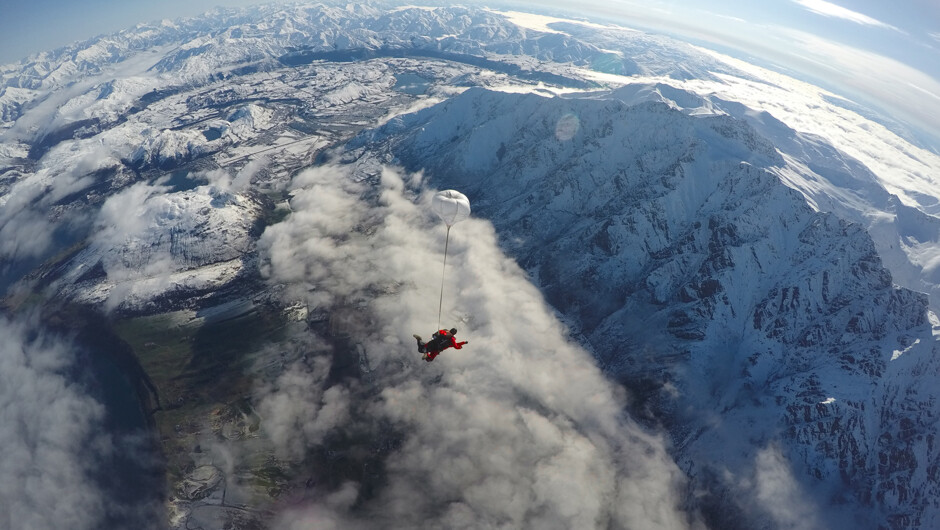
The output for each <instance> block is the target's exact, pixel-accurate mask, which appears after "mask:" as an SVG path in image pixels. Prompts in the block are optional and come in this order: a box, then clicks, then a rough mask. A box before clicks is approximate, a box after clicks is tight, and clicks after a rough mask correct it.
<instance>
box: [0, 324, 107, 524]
mask: <svg viewBox="0 0 940 530" xmlns="http://www.w3.org/2000/svg"><path fill="white" fill-rule="evenodd" d="M0 336H2V337H3V341H2V342H0V447H2V448H3V455H4V456H3V458H2V459H0V477H2V478H0V527H2V528H10V529H30V530H44V529H50V530H51V529H58V528H73V529H86V528H87V529H93V528H100V525H101V523H102V522H103V517H104V516H103V514H104V513H105V511H106V506H105V504H106V500H105V498H104V496H103V494H102V492H101V490H99V489H98V488H97V487H96V486H95V483H94V480H93V475H94V473H95V472H96V471H97V469H96V466H97V462H99V461H100V459H101V458H102V457H103V456H104V455H106V454H108V453H109V452H110V451H111V446H110V443H111V442H110V438H109V437H108V436H107V435H104V434H101V432H102V430H103V429H102V423H103V421H104V416H105V410H104V407H103V406H102V405H101V404H100V403H99V402H97V401H96V400H94V399H93V398H91V397H89V396H88V395H87V394H86V393H85V392H84V391H83V390H82V389H81V388H80V387H79V386H78V385H76V384H74V383H72V382H70V381H69V379H68V377H67V373H68V370H69V365H70V362H71V361H70V358H71V355H72V353H71V352H70V349H69V347H68V346H66V345H65V344H64V343H62V342H59V341H56V340H50V339H45V338H43V337H42V336H41V335H39V336H37V333H36V331H35V330H34V329H31V326H29V325H27V324H26V323H24V322H11V321H8V320H7V319H5V318H0Z"/></svg>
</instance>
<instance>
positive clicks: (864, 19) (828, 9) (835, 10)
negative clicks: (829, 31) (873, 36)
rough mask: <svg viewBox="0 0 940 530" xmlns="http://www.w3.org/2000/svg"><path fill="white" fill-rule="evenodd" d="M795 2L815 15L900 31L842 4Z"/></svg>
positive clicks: (821, 1) (795, 0)
mask: <svg viewBox="0 0 940 530" xmlns="http://www.w3.org/2000/svg"><path fill="white" fill-rule="evenodd" d="M793 1H794V2H796V3H797V4H800V5H801V6H803V7H804V8H806V9H808V10H809V11H812V12H813V13H816V14H817V15H822V16H825V17H833V18H841V19H843V20H848V21H849V22H854V23H856V24H862V25H865V26H876V27H880V28H885V29H893V30H895V31H901V30H899V29H898V28H896V27H894V26H892V25H890V24H886V23H884V22H882V21H880V20H877V19H874V18H872V17H870V16H868V15H863V14H862V13H859V12H857V11H852V10H851V9H846V8H844V7H842V6H839V5H836V4H833V3H831V2H826V1H825V0H793Z"/></svg>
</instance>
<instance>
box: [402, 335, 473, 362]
mask: <svg viewBox="0 0 940 530" xmlns="http://www.w3.org/2000/svg"><path fill="white" fill-rule="evenodd" d="M456 334H457V328H450V331H448V330H446V329H440V330H437V331H435V332H434V335H433V336H432V337H431V340H429V341H427V342H423V341H422V340H421V335H412V336H413V337H414V338H415V340H417V341H418V352H420V353H423V354H424V356H423V357H421V358H422V359H424V360H425V361H427V362H431V361H433V360H434V358H435V357H437V356H438V355H440V354H441V352H442V351H443V350H446V349H447V348H455V349H458V350H459V349H461V348H462V347H463V345H464V344H468V343H469V341H463V342H457V339H456V338H455V337H454V335H456Z"/></svg>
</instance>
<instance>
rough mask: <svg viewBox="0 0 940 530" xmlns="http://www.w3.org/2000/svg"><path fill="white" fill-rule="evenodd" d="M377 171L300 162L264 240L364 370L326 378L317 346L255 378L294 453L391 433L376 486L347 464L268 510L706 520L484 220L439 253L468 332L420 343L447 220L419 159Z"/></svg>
mask: <svg viewBox="0 0 940 530" xmlns="http://www.w3.org/2000/svg"><path fill="white" fill-rule="evenodd" d="M374 180H375V183H374V187H373V186H370V185H366V184H360V183H357V182H356V181H355V179H353V178H351V177H350V175H348V174H347V172H346V171H344V170H342V169H338V168H333V167H323V168H317V169H312V170H308V171H306V172H305V173H303V174H301V175H299V176H298V177H297V178H296V179H295V181H294V187H295V189H294V191H293V197H292V199H291V206H292V209H293V213H292V215H291V216H290V217H289V218H288V219H287V220H286V221H284V222H282V223H280V224H277V225H274V226H272V227H270V228H269V229H268V230H267V231H266V232H265V234H264V236H263V237H262V239H261V242H260V246H261V248H262V249H263V253H264V254H265V256H266V258H265V263H264V265H263V272H264V273H265V274H266V275H267V276H268V278H269V279H270V280H271V281H272V282H276V283H280V284H284V285H286V286H287V288H286V290H285V293H286V297H287V299H288V301H294V300H300V301H303V302H305V303H306V304H307V306H308V308H309V310H310V311H311V312H318V311H320V312H326V313H328V314H330V315H331V328H332V329H334V330H336V333H337V334H342V333H347V334H348V335H349V336H350V339H349V341H348V343H349V344H350V346H348V347H344V346H342V345H338V346H336V348H339V351H335V350H334V351H333V359H334V360H335V359H342V358H344V357H353V358H355V359H356V362H357V363H358V367H359V371H360V373H362V374H363V376H362V377H360V378H358V379H359V382H357V383H351V384H342V383H337V382H336V381H331V380H330V379H329V378H328V377H325V376H323V374H325V373H327V372H328V371H327V366H326V365H325V364H324V363H325V362H326V361H325V359H326V356H324V355H323V354H322V353H321V354H320V356H318V357H317V359H318V360H317V361H316V363H315V364H314V365H312V366H311V364H310V363H309V362H307V363H297V364H295V365H293V366H292V367H291V368H289V369H288V370H287V371H286V372H285V373H284V374H283V375H282V376H281V378H280V380H281V382H280V383H279V384H277V385H274V386H272V387H268V388H265V389H264V390H263V391H262V394H263V395H262V398H261V399H262V405H261V407H260V409H261V411H262V416H263V420H262V429H263V430H264V431H266V432H268V434H269V435H270V437H271V439H272V440H273V441H274V442H275V443H277V444H278V445H279V450H280V452H281V453H282V454H293V455H297V454H299V453H300V452H302V449H303V448H298V447H297V445H296V444H297V443H302V444H304V445H305V446H306V449H307V450H308V451H309V450H311V449H312V448H313V447H315V446H316V445H317V444H318V443H319V441H320V440H322V439H323V437H324V436H327V435H329V433H331V432H333V433H335V432H336V431H337V430H342V429H349V430H352V429H361V428H363V427H362V426H363V425H371V426H373V427H372V429H373V430H374V426H375V425H379V424H382V425H390V426H392V427H391V429H392V430H393V431H395V432H398V433H400V436H399V438H398V439H397V441H396V444H395V449H394V450H391V451H389V452H388V453H387V455H386V456H385V458H384V460H383V462H382V467H383V470H384V476H385V478H384V480H382V481H381V485H380V486H379V487H378V488H377V491H370V492H369V493H368V495H366V494H364V493H362V491H363V489H364V487H363V485H362V484H360V483H358V482H356V481H347V482H346V483H345V484H343V485H342V486H341V487H338V488H334V489H333V490H332V491H330V492H329V494H327V495H322V496H321V498H320V500H319V501H317V502H311V503H307V504H303V505H301V506H300V507H295V508H292V509H290V510H287V511H284V512H282V513H281V515H280V519H279V527H280V528H285V529H292V528H308V527H310V525H311V524H314V523H316V524H317V525H318V528H331V527H335V528H438V527H444V528H593V527H610V528H690V527H697V526H699V525H700V524H699V523H698V518H697V517H696V516H694V515H690V514H688V513H686V511H685V510H684V509H683V503H684V501H683V499H684V496H685V494H686V492H685V486H686V485H685V477H684V475H683V474H682V472H681V471H680V470H679V469H678V468H677V466H676V465H675V463H674V462H673V461H672V460H671V459H670V457H669V456H668V454H667V452H666V448H665V443H664V441H663V440H662V438H661V437H660V436H659V435H656V434H653V433H650V432H648V431H647V430H645V429H643V428H641V427H640V426H638V425H637V424H636V423H635V422H634V421H632V420H631V419H630V418H628V417H626V415H625V413H624V408H625V405H626V397H625V396H624V395H623V394H622V391H621V390H620V388H619V387H618V386H616V385H614V384H612V383H610V382H609V381H607V380H606V379H605V378H604V376H603V375H602V374H601V373H600V371H599V370H598V369H597V367H596V366H595V364H594V362H593V359H592V358H591V357H590V356H589V354H588V353H586V352H585V351H583V350H582V349H580V348H579V347H578V346H576V345H575V344H573V343H572V342H571V341H570V340H569V338H568V337H566V331H565V329H564V327H563V326H562V325H561V324H560V323H559V322H558V320H557V319H556V317H555V315H554V314H553V313H552V311H551V309H550V308H549V307H548V306H547V305H546V304H545V303H544V302H543V300H542V298H541V295H540V293H539V292H538V291H537V290H536V289H535V287H533V286H532V284H531V283H530V282H529V281H528V279H527V278H526V277H525V275H524V273H523V272H522V271H521V270H520V269H519V267H518V266H517V265H516V264H515V263H514V262H512V261H511V260H509V259H508V258H506V257H505V256H504V255H503V254H502V252H501V251H500V250H499V247H498V245H497V240H496V236H495V234H494V231H493V228H492V226H491V225H490V224H489V223H487V222H485V221H481V220H476V219H470V220H467V221H464V222H462V223H460V224H458V225H456V226H455V227H454V229H453V230H452V231H451V240H450V251H449V255H448V262H447V272H446V278H447V283H446V286H445V291H444V309H443V316H442V319H441V325H442V326H444V327H450V326H456V327H457V328H458V329H459V331H458V337H462V338H463V339H464V340H469V341H470V344H468V345H467V346H466V347H465V348H464V349H463V350H460V351H456V350H447V351H445V352H444V354H443V355H441V356H440V357H439V358H438V359H437V360H436V361H435V362H434V363H425V362H423V361H421V360H420V354H418V353H417V351H416V347H415V343H414V339H412V338H411V334H412V333H415V332H417V333H419V334H423V335H429V334H430V333H431V332H432V331H433V329H434V328H435V326H436V325H437V314H436V313H437V305H438V304H437V302H438V295H439V294H440V293H439V291H438V289H439V287H440V274H441V260H442V258H443V256H442V251H443V248H444V240H443V239H444V228H443V226H442V225H440V224H438V223H437V222H436V221H435V220H434V219H432V218H431V215H430V214H429V213H428V212H427V211H426V208H427V205H428V204H429V201H430V195H431V192H428V191H425V192H419V191H420V189H419V186H420V176H410V177H408V178H407V179H403V178H402V177H401V176H399V175H398V174H396V173H395V172H394V171H391V170H389V169H381V170H377V171H376V175H375V178H374ZM416 194H417V195H416ZM350 307H352V308H354V309H355V310H354V311H350V312H348V313H344V311H343V310H342V308H350ZM344 314H348V315H349V316H348V317H343V316H342V315H344ZM346 350H348V351H346ZM333 362H335V361H333ZM334 368H335V366H334ZM298 382H302V384H294V383H298ZM273 404H276V406H273ZM354 425H358V426H356V427H354Z"/></svg>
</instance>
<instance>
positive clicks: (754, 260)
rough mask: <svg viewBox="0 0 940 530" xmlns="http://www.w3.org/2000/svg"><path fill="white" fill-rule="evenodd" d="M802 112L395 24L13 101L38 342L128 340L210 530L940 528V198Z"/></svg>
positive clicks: (140, 50)
mask: <svg viewBox="0 0 940 530" xmlns="http://www.w3.org/2000/svg"><path fill="white" fill-rule="evenodd" d="M767 75H769V74H768V72H766V71H757V70H755V69H754V68H752V67H749V66H747V65H742V64H740V63H736V62H734V61H732V60H730V59H729V58H727V57H721V56H719V55H717V54H714V53H711V52H708V51H707V50H703V49H700V48H696V47H693V46H690V45H688V44H684V43H679V42H675V41H673V40H670V39H667V38H665V37H659V36H654V35H648V34H645V33H643V32H638V31H634V30H628V29H625V28H618V27H614V26H605V27H600V26H596V25H587V24H582V23H578V22H576V21H559V22H553V23H551V24H550V25H549V26H547V27H544V28H541V29H534V28H533V27H532V25H531V24H528V25H527V23H526V21H525V18H524V17H519V16H518V14H516V15H513V14H505V13H499V12H494V11H490V10H483V9H475V8H464V7H450V8H437V9H429V8H428V9H425V8H399V7H394V6H382V5H379V4H368V5H358V4H351V5H348V6H330V5H310V4H298V5H290V6H284V5H272V6H262V7H255V8H250V9H246V10H217V11H215V12H213V13H211V14H209V15H207V16H204V17H198V18H193V19H187V20H179V21H174V22H170V21H164V22H162V23H159V24H155V25H140V26H138V27H136V28H133V29H130V30H127V31H125V32H121V33H118V34H115V35H110V36H105V37H102V38H98V39H93V40H91V41H88V42H84V43H78V44H76V45H73V46H70V47H66V48H63V49H60V50H56V51H53V52H49V53H45V54H40V55H37V56H34V57H31V58H28V59H25V60H23V61H21V62H20V63H17V64H12V65H4V66H0V292H2V293H4V295H5V298H4V300H3V302H4V307H5V309H6V313H7V315H8V316H7V317H6V318H10V319H21V318H22V319H24V322H27V323H22V322H21V323H18V324H16V326H14V327H16V329H20V328H23V329H26V328H27V327H30V326H31V327H32V328H31V329H32V332H31V333H26V332H25V331H24V332H22V333H20V332H17V334H16V335H17V336H20V335H22V336H23V337H35V336H39V337H41V336H43V333H44V332H45V331H46V330H47V328H55V329H56V330H57V333H61V334H62V336H61V337H57V338H56V339H55V340H54V341H52V342H50V344H54V345H56V350H57V351H58V350H60V349H61V350H63V352H65V353H68V351H69V350H68V348H67V347H66V346H64V345H67V344H68V341H69V333H72V335H73V336H80V337H87V336H92V337H109V338H110V337H116V338H115V339H114V340H113V341H110V340H109V341H102V340H99V341H97V342H95V341H91V342H92V343H94V347H93V348H92V350H93V351H95V352H97V354H99V355H115V356H117V357H119V358H120V363H119V364H121V365H122V366H125V368H126V370H127V374H125V375H126V377H127V378H128V379H129V380H131V382H132V383H133V384H135V385H136V389H135V393H136V395H137V396H136V397H137V398H139V401H140V403H139V404H140V408H141V409H142V414H143V415H144V416H145V417H146V418H147V423H149V425H150V426H151V427H152V429H153V430H154V431H155V434H156V436H157V440H156V442H155V443H156V445H158V446H159V448H160V451H161V452H162V456H163V458H165V461H161V462H160V464H159V465H160V466H162V467H164V468H165V471H166V473H165V475H166V478H167V483H168V490H167V491H166V492H158V494H157V495H155V496H161V495H162V496H165V501H166V502H165V503H163V504H161V505H160V507H159V510H160V511H163V512H166V515H167V518H168V523H169V524H170V525H171V526H172V527H174V528H195V527H207V528H208V527H223V526H224V527H231V528H259V527H267V528H278V529H280V528H301V527H307V526H309V525H310V524H312V521H315V522H317V523H320V524H323V525H327V526H328V525H334V526H339V527H344V526H345V527H365V528H373V527H382V528H394V527H401V528H413V527H421V526H424V527H455V526H459V525H466V526H471V527H472V526H476V527H479V526H491V527H533V528H535V527H537V528H546V527H552V525H556V526H558V527H567V528H573V527H579V528H580V527H589V526H591V525H594V526H596V527H611V528H618V527H643V528H652V527H658V528H701V527H702V526H707V527H712V528H859V527H861V528H925V529H926V528H933V527H936V526H938V525H940V507H938V503H937V499H938V498H940V491H938V489H940V476H938V473H940V471H938V469H940V454H938V452H940V450H938V448H937V444H936V439H935V433H936V432H937V427H938V426H937V418H938V417H940V416H938V415H940V410H938V406H940V405H938V399H937V392H938V390H937V385H936V382H937V378H938V375H940V366H938V364H937V362H938V361H937V360H936V359H937V355H936V345H935V339H934V333H936V331H937V328H938V327H940V319H938V318H937V317H936V316H935V315H934V313H933V311H932V310H931V304H936V298H937V297H936V296H935V295H936V294H937V293H938V292H940V288H938V283H940V282H937V279H936V275H935V268H934V267H933V264H934V263H935V261H936V260H935V259H934V256H935V255H936V252H937V248H940V247H938V244H940V243H938V241H940V239H938V235H937V234H940V232H938V231H937V226H938V222H937V218H936V217H935V215H936V214H937V213H938V211H937V209H936V205H937V204H938V201H940V192H937V191H936V190H934V189H933V188H932V185H929V184H930V179H929V175H930V172H931V171H932V169H933V168H935V167H940V164H938V163H937V158H936V157H935V156H934V157H931V156H929V153H926V152H922V151H918V149H917V148H915V147H914V146H911V145H909V144H907V143H905V142H904V140H902V139H901V138H899V137H897V136H894V135H893V134H892V133H890V132H889V131H887V130H885V129H884V128H880V127H881V126H879V125H877V124H875V123H873V122H868V121H864V122H863V121H860V120H862V118H861V117H859V116H857V115H855V114H852V113H851V112H850V111H849V110H847V109H845V108H843V107H845V106H846V105H847V104H846V103H845V102H842V103H841V105H842V106H839V105H830V102H831V101H832V100H835V99H836V98H834V96H832V95H831V94H824V93H822V92H821V91H813V90H808V89H806V87H805V86H804V85H799V88H800V90H798V91H797V90H794V91H793V92H794V93H795V92H799V93H798V94H794V95H791V94H788V90H790V89H789V88H788V87H790V86H791V85H790V84H788V83H796V81H794V80H786V79H782V78H773V80H772V82H771V81H770V80H767V79H765V76H767ZM627 76H631V77H627ZM648 76H655V77H648ZM792 86H797V85H792ZM755 93H756V94H757V95H756V96H755V95H754V94H755ZM768 94H772V95H773V97H770V96H768ZM806 94H809V95H806ZM738 96H740V100H739V99H736V97H738ZM791 96H792V97H794V98H796V97H797V96H799V97H800V98H805V99H795V100H793V101H791V100H789V99H787V98H788V97H791ZM794 101H795V102H796V103H794ZM767 102H770V103H767ZM772 103H777V104H778V106H777V107H774V106H773V104H772ZM761 105H764V106H761ZM800 105H805V106H806V107H807V108H813V109H815V110H814V112H813V114H811V115H810V114H807V115H794V114H793V113H792V108H800ZM820 109H822V110H820ZM826 113H828V114H826ZM827 120H828V121H827ZM829 121H831V122H832V123H834V124H835V126H830V124H829ZM820 123H822V124H823V125H824V126H820ZM860 123H862V124H863V125H864V128H862V127H860V126H858V125H859V124H860ZM814 127H815V129H814ZM832 130H838V131H841V133H840V134H842V133H844V134H845V136H832ZM860 131H867V133H866V132H860ZM853 135H854V136H853ZM886 146H888V147H886ZM889 147H890V149H889ZM853 148H854V149H855V150H854V151H852V149H853ZM886 150H887V151H886ZM885 152H889V153H891V157H888V158H884V157H882V155H883V154H884V153H885ZM440 188H458V189H460V190H462V191H464V192H465V193H466V194H467V195H468V196H470V198H471V201H472V202H473V208H474V219H472V220H470V221H468V222H467V223H466V224H464V225H461V227H460V229H459V230H457V231H455V233H454V235H456V236H457V237H456V238H455V240H453V241H451V244H452V245H453V246H452V247H451V249H452V251H453V252H454V253H455V255H456V256H458V258H455V259H454V260H452V261H449V262H448V265H447V266H448V269H447V271H448V274H450V275H451V276H450V278H451V280H452V281H451V283H448V284H447V287H448V289H451V290H452V291H451V293H452V295H451V297H450V298H445V302H448V303H450V305H449V306H448V305H447V304H445V307H444V311H443V313H444V315H443V316H444V318H445V320H446V319H451V320H453V321H454V322H456V323H457V324H459V327H460V328H461V333H462V334H464V336H466V337H468V338H470V339H471V344H472V348H469V349H470V350H472V352H473V354H472V355H470V354H468V355H453V356H444V357H442V361H441V362H435V364H433V365H428V366H425V363H419V362H418V358H417V357H416V356H415V355H413V353H414V352H413V351H412V350H413V347H414V343H413V339H412V338H411V333H413V332H415V331H416V329H424V328H425V327H427V326H428V325H429V322H433V320H434V318H433V317H434V315H433V314H432V313H433V310H434V309H437V307H436V305H437V296H438V291H437V290H436V289H437V287H438V283H437V281H438V280H434V281H433V282H429V281H428V278H439V276H438V275H439V274H440V272H441V271H440V269H439V263H440V258H441V255H440V252H439V250H440V249H439V248H438V246H439V244H440V243H443V241H442V237H443V234H442V231H441V230H439V228H440V227H439V226H438V225H436V224H433V223H432V222H431V221H430V220H429V218H428V216H426V215H424V214H425V213H426V212H423V211H422V208H423V207H424V206H425V205H426V202H427V198H428V194H429V191H430V190H433V189H440ZM461 238H462V239H461ZM497 243H498V245H497ZM504 253H505V254H506V255H505V256H504ZM506 256H509V257H508V258H507V257H506ZM517 263H518V265H521V267H522V268H523V269H524V270H525V273H522V272H521V271H520V270H519V269H518V267H517V265H516V264H517ZM896 284H898V285H896ZM429 285H430V287H429ZM899 285H900V287H899ZM921 293H927V294H929V295H930V298H928V296H927V295H925V294H921ZM543 297H544V300H546V301H547V302H548V303H549V304H550V307H546V305H545V304H544V303H543ZM431 299H433V300H434V303H433V304H430V303H429V302H428V300H431ZM432 305H433V306H435V307H433V308H432V307H431V306H432ZM24 315H25V316H24ZM29 315H39V317H36V318H33V319H32V320H30V319H28V318H26V317H28V316H29ZM75 315H85V316H89V315H92V316H94V318H91V317H88V318H73V317H74V316H75ZM86 321H87V322H94V327H93V328H89V329H85V328H82V326H84V324H82V322H86ZM37 322H38V323H37ZM47 322H54V323H55V325H54V326H49V325H48V324H47ZM5 325H6V324H5V323H3V322H0V326H5ZM69 326H72V328H76V327H77V328H82V329H78V330H76V329H72V328H70V327H69ZM85 327H86V328H87V327H88V326H85ZM422 333H423V332H422ZM569 339H574V340H573V341H570V342H569ZM17 340H19V339H17ZM23 340H26V339H23ZM29 340H33V339H32V338H30V339H29ZM40 342H41V341H40ZM107 342H115V343H118V342H119V344H117V345H116V346H115V347H114V348H113V350H115V351H114V352H112V351H110V349H109V348H108V347H102V346H101V343H107ZM14 346H15V345H14ZM14 349H15V348H14ZM585 350H586V351H587V352H590V354H593V358H592V357H591V356H590V355H589V354H588V353H586V352H585ZM82 351H84V350H82ZM115 352H117V353H115ZM461 353H468V352H461ZM83 355H84V353H83ZM63 357H67V356H66V355H65V354H63ZM57 358H58V357H57ZM66 364H67V362H66V361H56V363H55V366H54V367H52V368H50V369H55V370H58V369H59V368H58V367H60V366H65V365H66ZM128 366H129V368H127V367H128ZM33 368H35V369H34V370H33V372H37V373H41V372H42V368H43V367H42V366H36V367H33ZM72 368H73V369H74V370H76V371H81V370H82V369H83V368H82V367H81V366H77V365H76V366H72ZM27 372H29V371H27ZM30 373H31V372H30ZM56 376H57V377H59V376H60V374H58V373H57V374H56ZM29 387H30V385H28V384H24V385H23V388H29ZM622 387H625V388H626V389H627V393H628V394H629V397H625V393H624V392H623V388H622ZM75 388H78V387H75ZM128 399H129V398H128ZM17 401H24V400H23V399H22V398H18V399H17ZM132 408H133V407H132ZM624 411H626V412H624ZM20 416H26V414H20ZM86 416H87V417H88V418H86ZM96 417H97V416H96V415H78V416H76V421H79V420H81V421H86V420H87V421H88V422H92V421H97V420H96V419H95V418H96ZM637 421H639V423H641V424H642V426H641V425H638V424H637ZM89 425H90V424H89ZM89 425H85V424H83V425H82V426H81V427H82V428H87V429H89V431H95V430H96V429H97V430H100V428H101V427H100V426H98V425H90V426H89ZM14 434H15V433H14ZM14 441H19V440H18V439H17V440H14ZM494 441H495V442H494ZM494 443H495V444H496V445H498V447H494V445H493V444H494ZM66 445H67V444H66ZM34 456H35V455H34ZM34 460H39V458H35V459H34ZM27 467H29V466H27ZM78 467H80V468H81V469H86V468H88V467H93V466H89V465H88V464H87V463H83V465H82V466H78ZM37 469H38V468H37ZM83 478H86V477H84V476H80V475H76V476H75V477H73V483H72V484H69V485H67V487H72V488H74V487H85V488H87V491H88V494H89V496H90V497H92V498H93V497H94V496H95V494H96V492H95V491H94V488H92V487H91V484H92V483H93V482H94V480H92V479H88V480H84V481H83ZM572 491H575V492H576V493H577V495H574V494H573V493H572ZM150 493H151V494H152V493H153V492H150ZM36 498H39V497H36ZM36 498H28V496H27V498H26V502H24V503H23V505H24V506H29V505H30V503H31V502H32V503H33V504H35V503H36ZM42 498H43V499H45V497H42ZM148 499H149V497H148ZM112 500H113V499H112ZM98 501H99V502H104V501H103V500H102V499H98ZM2 502H3V499H0V507H2V506H3V505H2ZM44 502H45V501H44ZM147 502H149V500H148V501H147ZM92 504H93V503H92ZM86 511H87V512H94V509H93V506H92V505H90V507H89V508H88V509H87V510H86ZM38 515H42V514H38ZM38 515H37V517H38ZM86 515H87V514H86ZM132 518H133V515H132V514H131V515H128V520H130V519H132ZM53 526H55V525H53ZM85 527H87V528H93V527H95V525H94V524H88V525H86V526H85Z"/></svg>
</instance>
